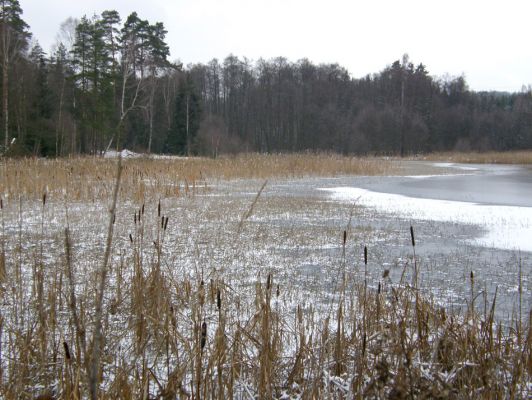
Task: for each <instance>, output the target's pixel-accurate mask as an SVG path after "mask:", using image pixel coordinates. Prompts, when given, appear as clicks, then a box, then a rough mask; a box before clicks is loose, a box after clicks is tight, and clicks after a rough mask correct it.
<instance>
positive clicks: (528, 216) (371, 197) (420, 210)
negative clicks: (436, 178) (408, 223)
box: [320, 187, 532, 252]
mask: <svg viewBox="0 0 532 400" xmlns="http://www.w3.org/2000/svg"><path fill="white" fill-rule="evenodd" d="M320 190H325V191H328V192H331V196H332V198H333V199H335V200H340V201H349V202H356V203H357V204H359V205H362V206H365V207H369V208H373V209H376V210H377V211H381V212H386V213H390V214H395V215H398V216H401V217H403V218H410V219H412V220H427V221H441V222H454V223H463V224H471V225H477V226H479V227H481V228H483V229H485V230H486V231H487V233H486V234H485V235H484V236H482V237H480V238H475V239H470V240H469V241H468V242H470V243H472V244H475V245H479V246H484V247H493V248H497V249H504V250H522V251H530V252H532V207H517V206H495V205H481V204H476V203H468V202H461V201H450V200H436V199H421V198H415V197H407V196H402V195H398V194H390V193H379V192H372V191H369V190H366V189H361V188H355V187H337V188H326V189H320Z"/></svg>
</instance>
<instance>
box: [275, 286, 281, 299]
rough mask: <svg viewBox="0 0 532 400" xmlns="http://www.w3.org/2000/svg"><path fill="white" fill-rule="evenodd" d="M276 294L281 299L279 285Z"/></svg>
mask: <svg viewBox="0 0 532 400" xmlns="http://www.w3.org/2000/svg"><path fill="white" fill-rule="evenodd" d="M275 294H276V296H277V297H279V294H281V290H280V289H279V284H277V291H276V293H275Z"/></svg>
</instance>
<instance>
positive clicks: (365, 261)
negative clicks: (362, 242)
mask: <svg viewBox="0 0 532 400" xmlns="http://www.w3.org/2000/svg"><path fill="white" fill-rule="evenodd" d="M364 264H365V265H368V247H367V246H364Z"/></svg>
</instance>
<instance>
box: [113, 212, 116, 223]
mask: <svg viewBox="0 0 532 400" xmlns="http://www.w3.org/2000/svg"><path fill="white" fill-rule="evenodd" d="M115 222H116V214H115V213H113V225H114V224H115Z"/></svg>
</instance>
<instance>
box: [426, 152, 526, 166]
mask: <svg viewBox="0 0 532 400" xmlns="http://www.w3.org/2000/svg"><path fill="white" fill-rule="evenodd" d="M423 159H425V160H430V161H449V162H455V163H471V164H523V165H527V164H532V151H529V150H523V151H505V152H497V151H487V152H482V153H480V152H469V153H463V152H449V153H433V154H427V155H425V156H423Z"/></svg>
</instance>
